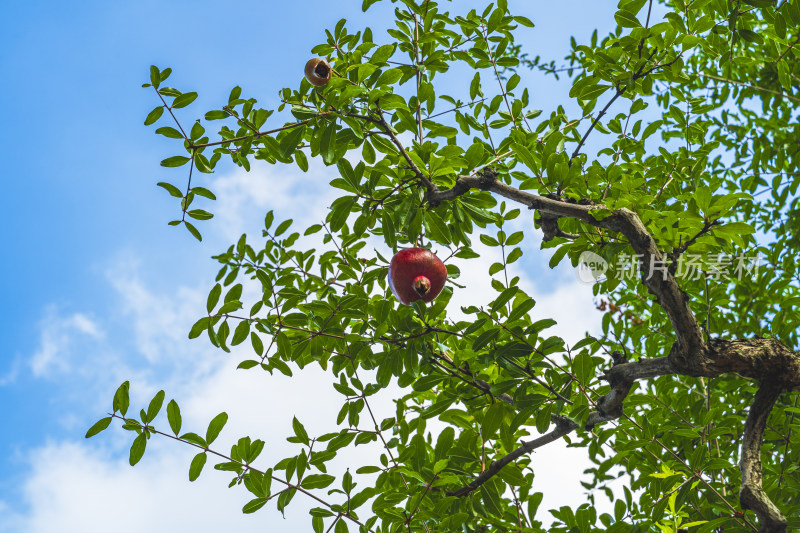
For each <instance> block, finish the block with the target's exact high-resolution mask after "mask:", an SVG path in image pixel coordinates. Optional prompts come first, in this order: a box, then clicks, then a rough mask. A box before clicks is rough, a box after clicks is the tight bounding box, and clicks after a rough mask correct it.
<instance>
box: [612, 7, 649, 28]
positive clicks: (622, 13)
mask: <svg viewBox="0 0 800 533" xmlns="http://www.w3.org/2000/svg"><path fill="white" fill-rule="evenodd" d="M614 20H616V21H617V24H619V25H620V26H622V27H623V28H638V27H639V26H641V25H642V23H641V22H639V19H637V18H636V15H634V14H633V13H631V12H630V11H626V10H624V9H620V10H619V11H617V12H616V13H615V14H614Z"/></svg>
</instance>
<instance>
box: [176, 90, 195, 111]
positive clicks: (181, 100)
mask: <svg viewBox="0 0 800 533" xmlns="http://www.w3.org/2000/svg"><path fill="white" fill-rule="evenodd" d="M195 98H197V93H183V94H182V95H180V96H176V97H175V100H173V101H172V107H173V108H174V109H178V108H181V107H186V106H187V105H189V104H191V103H192V102H194V100H195Z"/></svg>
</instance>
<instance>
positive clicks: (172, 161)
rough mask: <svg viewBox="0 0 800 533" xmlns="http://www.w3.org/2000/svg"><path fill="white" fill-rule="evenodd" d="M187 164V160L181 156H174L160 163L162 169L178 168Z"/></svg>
mask: <svg viewBox="0 0 800 533" xmlns="http://www.w3.org/2000/svg"><path fill="white" fill-rule="evenodd" d="M188 162H189V158H188V157H186V156H182V155H174V156H172V157H168V158H166V159H164V160H163V161H161V166H162V167H180V166H183V165H185V164H186V163H188Z"/></svg>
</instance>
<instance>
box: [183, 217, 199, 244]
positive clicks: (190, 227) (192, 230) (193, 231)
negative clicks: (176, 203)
mask: <svg viewBox="0 0 800 533" xmlns="http://www.w3.org/2000/svg"><path fill="white" fill-rule="evenodd" d="M183 225H184V226H186V229H187V230H189V233H191V234H192V236H193V237H194V238H195V239H197V240H198V241H202V240H203V236H202V235H200V232H199V231H197V228H195V227H194V225H193V224H191V223H189V222H188V221H186V220H184V221H183Z"/></svg>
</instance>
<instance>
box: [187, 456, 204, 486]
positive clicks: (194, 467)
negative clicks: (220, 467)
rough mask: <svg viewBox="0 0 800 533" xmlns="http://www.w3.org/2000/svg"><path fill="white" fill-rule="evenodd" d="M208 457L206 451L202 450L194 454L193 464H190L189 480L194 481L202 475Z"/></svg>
mask: <svg viewBox="0 0 800 533" xmlns="http://www.w3.org/2000/svg"><path fill="white" fill-rule="evenodd" d="M206 459H207V456H206V452H200V453H198V454H197V455H195V456H194V459H192V464H191V465H189V481H194V480H195V479H197V478H198V477H200V473H201V472H202V471H203V467H204V466H205V464H206Z"/></svg>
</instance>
